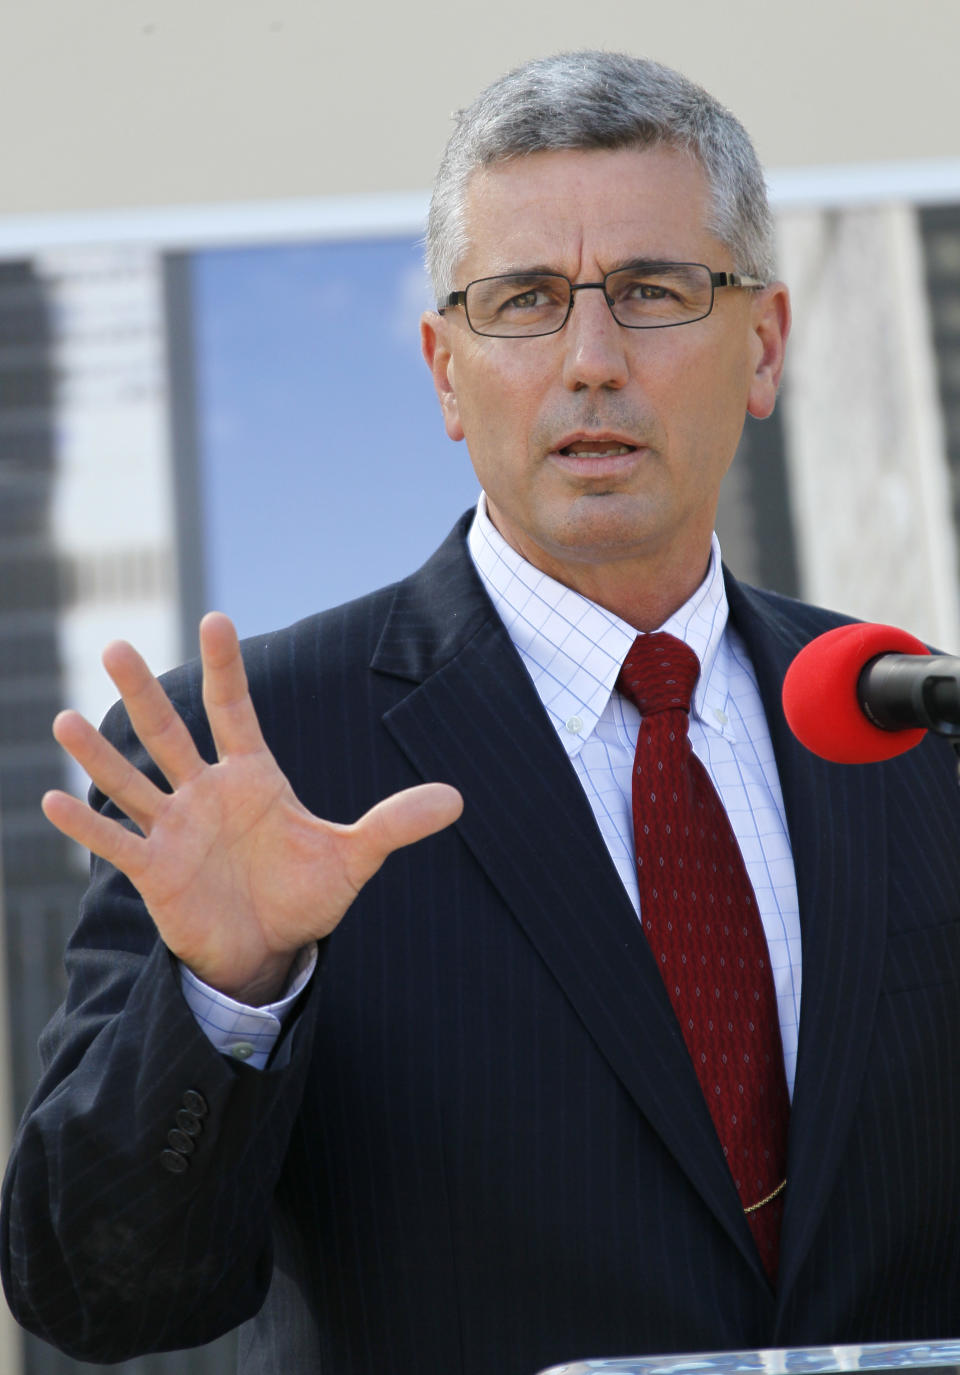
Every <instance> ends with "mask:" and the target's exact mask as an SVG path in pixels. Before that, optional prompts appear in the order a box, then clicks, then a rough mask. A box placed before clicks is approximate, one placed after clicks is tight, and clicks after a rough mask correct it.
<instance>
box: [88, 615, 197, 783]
mask: <svg viewBox="0 0 960 1375" xmlns="http://www.w3.org/2000/svg"><path fill="white" fill-rule="evenodd" d="M103 666H104V668H105V669H106V670H107V672H108V673H109V674H110V677H111V678H112V679H113V681H114V683H115V684H116V687H117V691H118V692H119V693H120V696H121V697H122V698H123V705H124V706H125V707H126V709H127V715H128V716H129V717H130V724H131V725H132V726H133V729H134V730H135V731H136V733H137V738H138V739H139V741H140V743H141V744H142V745H143V747H144V749H145V750H146V751H147V753H148V754H149V755H150V758H151V759H152V760H153V762H154V763H155V764H156V766H157V768H158V769H160V771H161V773H162V774H163V776H164V778H166V780H167V782H168V783H169V784H170V785H171V787H173V788H178V787H179V786H180V785H181V784H182V783H186V782H187V781H188V780H189V779H191V778H193V777H194V776H195V775H196V774H197V773H199V772H200V770H201V769H202V768H204V767H205V766H204V762H203V760H202V759H201V758H200V755H199V754H198V753H197V748H196V746H195V745H194V743H193V740H192V738H191V736H190V732H189V731H188V730H187V728H186V726H185V725H184V723H183V721H182V720H181V719H180V717H179V715H178V714H177V712H176V711H175V710H174V708H173V705H172V703H171V701H170V698H169V697H168V696H167V694H166V693H165V692H164V690H163V688H162V687H161V686H160V684H159V683H158V682H157V680H156V678H155V677H154V676H153V674H152V673H151V672H150V669H149V668H148V667H147V664H146V662H145V660H144V659H143V658H142V657H141V656H140V655H139V654H138V653H137V651H136V650H135V649H134V647H133V645H131V644H127V642H126V641H125V640H114V642H113V644H109V645H107V647H106V649H105V650H104V651H103Z"/></svg>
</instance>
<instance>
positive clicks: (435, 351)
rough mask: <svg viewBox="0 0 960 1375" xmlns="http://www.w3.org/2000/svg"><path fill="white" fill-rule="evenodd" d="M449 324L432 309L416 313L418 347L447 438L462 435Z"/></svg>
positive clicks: (456, 437)
mask: <svg viewBox="0 0 960 1375" xmlns="http://www.w3.org/2000/svg"><path fill="white" fill-rule="evenodd" d="M449 331H450V327H449V325H448V324H447V322H446V320H445V319H444V318H443V316H442V315H438V314H437V312H436V311H435V310H425V311H424V313H423V315H422V316H421V317H420V351H421V352H422V354H423V358H424V362H425V363H426V365H427V367H428V368H429V369H430V375H431V377H432V378H433V385H434V387H435V388H436V390H437V398H438V399H439V401H440V409H441V410H442V411H443V423H444V425H445V426H446V430H447V434H448V436H449V437H450V438H451V439H454V440H456V439H462V438H463V426H462V425H461V423H460V407H459V406H458V404H457V392H456V388H455V386H454V375H453V371H454V370H453V355H452V352H451V350H450V346H449V342H448V335H449Z"/></svg>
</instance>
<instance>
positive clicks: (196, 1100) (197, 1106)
mask: <svg viewBox="0 0 960 1375" xmlns="http://www.w3.org/2000/svg"><path fill="white" fill-rule="evenodd" d="M183 1106H184V1107H185V1108H186V1110H187V1112H192V1113H193V1115H194V1117H206V1115H207V1113H208V1112H209V1111H210V1109H209V1108H208V1107H207V1100H206V1099H205V1098H204V1096H203V1094H202V1093H197V1091H196V1089H187V1091H186V1093H185V1094H184V1095H183Z"/></svg>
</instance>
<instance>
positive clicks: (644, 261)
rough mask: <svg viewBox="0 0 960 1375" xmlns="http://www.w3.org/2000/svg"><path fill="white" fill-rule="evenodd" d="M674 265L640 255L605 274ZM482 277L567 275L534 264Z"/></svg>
mask: <svg viewBox="0 0 960 1375" xmlns="http://www.w3.org/2000/svg"><path fill="white" fill-rule="evenodd" d="M676 265H677V259H676V258H664V257H663V256H662V255H656V256H649V255H641V256H638V257H635V258H626V259H624V261H623V262H620V263H615V264H614V266H613V267H609V268H607V273H610V272H627V271H630V270H631V269H642V268H651V267H675V266H676ZM484 275H485V276H487V277H542V276H549V277H566V276H567V274H566V273H565V272H562V271H561V270H560V268H559V267H556V266H555V265H551V264H550V263H534V264H532V265H531V266H530V267H506V268H503V269H502V270H501V271H500V272H487V273H485V274H484ZM601 275H606V274H601ZM567 280H568V281H569V280H571V279H570V278H567Z"/></svg>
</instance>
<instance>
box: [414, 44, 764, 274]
mask: <svg viewBox="0 0 960 1375" xmlns="http://www.w3.org/2000/svg"><path fill="white" fill-rule="evenodd" d="M454 118H455V120H456V125H455V128H454V131H453V133H452V135H451V136H450V140H449V142H448V143H447V146H446V149H445V151H444V154H443V159H442V160H441V163H440V168H439V170H438V172H437V176H436V180H435V182H434V186H433V195H432V197H431V200H430V214H429V218H428V220H427V233H426V260H427V270H428V271H429V273H430V276H431V278H432V280H433V286H434V290H435V291H436V293H437V300H438V301H442V300H443V299H444V297H445V296H446V295H447V294H448V292H450V291H453V290H454V288H455V282H454V274H455V272H456V270H457V267H458V265H459V263H460V260H461V258H462V257H463V255H464V253H465V252H466V250H467V247H468V241H467V230H466V224H465V216H464V203H465V200H466V194H467V186H468V183H469V181H470V177H471V176H472V174H473V173H474V172H475V171H477V170H478V169H479V168H481V167H488V166H490V165H491V164H492V163H497V162H504V161H507V160H508V159H510V158H517V157H523V156H524V155H525V154H527V153H539V152H545V151H548V150H554V149H561V148H608V149H616V148H651V147H656V146H657V145H660V146H665V147H668V148H677V149H681V150H684V151H687V152H689V153H691V154H692V155H693V156H694V157H696V158H697V159H698V161H699V162H700V164H701V166H702V167H703V169H704V172H705V173H706V176H707V181H708V184H709V186H710V192H711V196H712V202H713V204H712V211H711V216H710V220H709V223H708V224H707V225H706V226H705V227H706V229H707V230H708V231H709V232H710V233H712V234H715V235H716V237H717V238H718V239H720V241H721V243H724V244H726V246H727V247H728V248H729V249H730V252H731V254H732V255H733V266H734V270H735V271H737V272H744V273H747V274H748V275H749V276H751V277H758V278H759V279H760V280H761V281H764V282H769V281H771V280H772V278H773V275H774V263H773V223H772V220H771V217H770V209H769V206H768V205H767V189H766V185H765V183H764V179H763V171H762V169H761V167H760V162H759V160H758V158H757V154H756V151H755V149H754V147H753V144H752V143H751V141H750V136H749V134H748V133H747V131H746V130H745V129H744V127H743V125H742V124H741V123H740V121H739V120H738V119H737V118H736V117H735V116H734V115H732V114H731V113H730V111H729V110H727V109H725V108H724V106H723V105H721V104H720V102H719V101H718V100H715V99H714V97H713V96H712V95H710V94H709V93H708V92H707V91H705V90H704V89H703V87H702V86H698V85H697V84H696V83H695V82H693V81H690V80H688V79H687V77H685V76H682V75H681V74H680V73H679V72H675V71H673V70H672V69H671V68H670V67H664V66H661V65H660V63H658V62H650V61H648V60H647V59H645V58H640V57H630V56H628V55H627V54H626V53H608V52H590V51H587V52H571V53H558V54H556V56H554V57H544V58H539V59H537V60H536V61H533V62H528V63H526V64H525V65H524V66H522V67H518V68H516V70H515V71H512V72H508V73H507V75H506V76H503V77H501V78H500V79H499V80H498V81H495V82H494V83H493V84H492V85H491V86H488V87H487V89H486V90H485V91H482V92H481V93H480V95H479V96H477V98H476V100H474V101H473V103H472V104H471V105H468V106H467V107H466V108H465V109H463V110H459V111H457V113H456V115H455V116H454Z"/></svg>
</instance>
